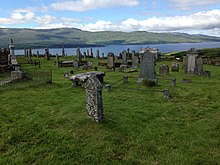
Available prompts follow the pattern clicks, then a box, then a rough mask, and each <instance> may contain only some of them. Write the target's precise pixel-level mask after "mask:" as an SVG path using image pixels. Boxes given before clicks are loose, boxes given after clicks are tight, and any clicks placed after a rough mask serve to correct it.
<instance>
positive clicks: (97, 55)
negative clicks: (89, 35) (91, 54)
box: [96, 49, 99, 59]
mask: <svg viewBox="0 0 220 165" xmlns="http://www.w3.org/2000/svg"><path fill="white" fill-rule="evenodd" d="M96 58H98V59H99V50H98V49H97V50H96Z"/></svg>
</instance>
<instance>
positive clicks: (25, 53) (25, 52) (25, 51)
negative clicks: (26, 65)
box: [24, 48, 27, 57]
mask: <svg viewBox="0 0 220 165" xmlns="http://www.w3.org/2000/svg"><path fill="white" fill-rule="evenodd" d="M24 56H25V57H27V49H26V48H24Z"/></svg>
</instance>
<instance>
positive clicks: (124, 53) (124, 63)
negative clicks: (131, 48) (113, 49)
mask: <svg viewBox="0 0 220 165" xmlns="http://www.w3.org/2000/svg"><path fill="white" fill-rule="evenodd" d="M121 65H127V52H126V51H125V50H124V51H123V52H122V61H121Z"/></svg>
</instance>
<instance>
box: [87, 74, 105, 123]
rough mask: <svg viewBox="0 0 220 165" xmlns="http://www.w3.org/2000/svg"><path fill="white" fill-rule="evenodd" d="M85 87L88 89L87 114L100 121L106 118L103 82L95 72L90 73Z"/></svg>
mask: <svg viewBox="0 0 220 165" xmlns="http://www.w3.org/2000/svg"><path fill="white" fill-rule="evenodd" d="M84 87H85V89H86V114H87V115H88V116H89V117H90V118H92V119H93V120H95V121H96V122H97V123H100V122H102V121H103V120H104V114H103V101H102V84H101V83H100V81H99V79H98V78H97V77H96V75H95V74H90V76H89V78H88V80H87V81H86V83H85V85H84Z"/></svg>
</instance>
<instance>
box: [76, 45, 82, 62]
mask: <svg viewBox="0 0 220 165" xmlns="http://www.w3.org/2000/svg"><path fill="white" fill-rule="evenodd" d="M76 61H77V62H78V64H79V65H80V64H81V63H82V54H81V52H80V48H77V49H76Z"/></svg>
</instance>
